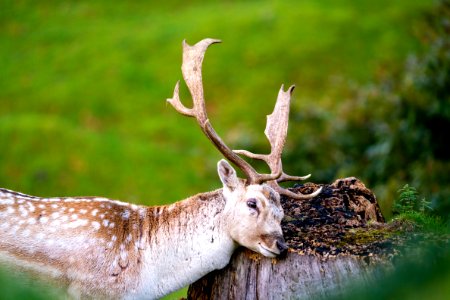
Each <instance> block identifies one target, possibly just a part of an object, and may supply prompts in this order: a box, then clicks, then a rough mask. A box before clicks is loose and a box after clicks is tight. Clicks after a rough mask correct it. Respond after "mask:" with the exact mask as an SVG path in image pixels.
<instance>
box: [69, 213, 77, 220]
mask: <svg viewBox="0 0 450 300" xmlns="http://www.w3.org/2000/svg"><path fill="white" fill-rule="evenodd" d="M70 218H71V219H72V220H76V219H78V215H77V214H73V215H71V216H70Z"/></svg>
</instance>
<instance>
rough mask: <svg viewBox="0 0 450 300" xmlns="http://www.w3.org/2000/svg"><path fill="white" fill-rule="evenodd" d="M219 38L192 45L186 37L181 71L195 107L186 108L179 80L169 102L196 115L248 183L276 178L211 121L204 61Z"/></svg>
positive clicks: (210, 137) (218, 41)
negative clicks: (244, 156)
mask: <svg viewBox="0 0 450 300" xmlns="http://www.w3.org/2000/svg"><path fill="white" fill-rule="evenodd" d="M220 42H221V41H220V40H215V39H204V40H202V41H200V42H198V43H197V44H195V45H193V46H191V45H189V44H187V43H186V41H183V63H182V66H181V71H182V73H183V78H184V81H185V82H186V85H187V87H188V89H189V92H190V93H191V96H192V100H193V103H194V105H193V108H187V107H185V106H184V105H183V104H182V103H181V101H180V96H179V82H177V84H176V85H175V89H174V93H173V97H172V98H170V99H167V102H169V103H170V104H171V105H172V106H173V107H174V108H175V109H176V110H177V111H178V112H179V113H180V114H182V115H185V116H188V117H194V118H196V120H197V122H198V124H199V125H200V128H201V129H202V131H203V133H204V134H205V135H206V136H207V137H208V138H209V139H210V140H211V141H212V142H213V144H214V146H215V147H216V148H217V149H218V150H219V151H220V152H221V153H222V154H223V155H224V156H225V158H227V159H228V160H229V161H231V162H232V163H233V164H235V165H236V166H237V167H238V168H239V169H241V170H242V172H244V174H245V176H246V178H247V181H248V183H250V184H256V183H261V182H265V181H270V180H275V179H277V178H278V177H279V174H275V175H273V174H259V173H257V172H256V171H255V169H254V168H253V167H252V166H251V165H250V164H249V163H247V162H246V161H245V160H244V159H242V158H241V157H239V156H238V155H237V154H235V153H234V152H233V150H231V149H230V148H229V147H228V146H227V145H226V144H225V143H224V142H223V140H222V139H221V138H220V137H219V135H218V134H217V133H216V131H215V130H214V128H213V127H212V125H211V123H210V122H209V119H208V115H207V113H206V107H205V98H204V93H203V81H202V63H203V58H204V56H205V52H206V50H207V49H208V47H209V46H210V45H212V44H215V43H220Z"/></svg>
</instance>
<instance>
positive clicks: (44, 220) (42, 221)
mask: <svg viewBox="0 0 450 300" xmlns="http://www.w3.org/2000/svg"><path fill="white" fill-rule="evenodd" d="M47 221H48V217H41V218H40V219H39V222H41V223H42V224H45V223H47Z"/></svg>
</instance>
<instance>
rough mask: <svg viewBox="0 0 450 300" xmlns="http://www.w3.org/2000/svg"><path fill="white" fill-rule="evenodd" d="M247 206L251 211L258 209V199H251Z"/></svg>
mask: <svg viewBox="0 0 450 300" xmlns="http://www.w3.org/2000/svg"><path fill="white" fill-rule="evenodd" d="M247 206H248V207H250V208H251V209H256V210H257V209H258V205H257V204H256V199H255V198H250V199H248V200H247Z"/></svg>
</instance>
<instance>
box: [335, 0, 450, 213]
mask: <svg viewBox="0 0 450 300" xmlns="http://www.w3.org/2000/svg"><path fill="white" fill-rule="evenodd" d="M449 24H450V4H449V2H448V1H443V2H441V3H440V5H439V6H438V7H436V8H435V9H434V10H432V11H430V12H429V13H428V14H427V15H426V17H425V18H424V21H423V23H422V24H421V25H420V26H419V28H420V30H419V31H418V35H419V37H420V38H421V41H422V43H423V45H424V47H423V51H422V54H420V55H410V56H409V57H408V59H407V60H406V64H405V67H404V68H400V69H399V70H395V69H392V71H391V72H390V73H389V75H387V74H386V73H383V74H382V76H381V78H380V79H379V80H378V82H376V83H373V84H371V85H368V86H367V87H365V88H360V89H356V90H355V95H353V96H351V97H350V99H349V101H347V102H346V103H345V104H344V105H342V106H341V108H340V113H341V114H343V115H344V120H343V122H342V123H341V124H339V126H338V128H339V129H338V132H337V134H336V138H335V142H336V145H338V147H337V148H338V149H339V159H340V160H341V161H343V163H342V164H340V165H338V166H337V169H338V171H337V172H338V173H339V174H345V173H349V174H358V176H361V177H363V179H364V180H366V181H367V183H368V185H369V186H371V187H375V188H374V189H375V192H376V194H377V196H378V198H379V199H381V205H382V208H383V211H384V213H385V215H387V216H389V214H390V211H389V207H391V203H392V201H393V196H394V195H395V188H396V187H398V186H399V185H401V184H404V182H411V183H412V184H413V185H414V186H419V187H420V188H421V190H422V191H423V193H424V194H425V195H426V198H428V199H430V201H431V205H432V206H433V208H435V212H436V213H437V214H440V215H441V216H443V217H444V218H446V219H448V218H449V217H450V186H449V185H448V182H450V156H449V154H450V148H449V144H448V128H450V93H449V91H450V34H449V33H450V26H449Z"/></svg>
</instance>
